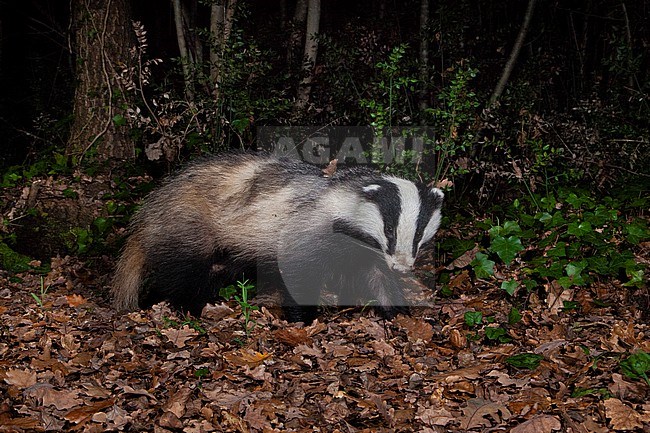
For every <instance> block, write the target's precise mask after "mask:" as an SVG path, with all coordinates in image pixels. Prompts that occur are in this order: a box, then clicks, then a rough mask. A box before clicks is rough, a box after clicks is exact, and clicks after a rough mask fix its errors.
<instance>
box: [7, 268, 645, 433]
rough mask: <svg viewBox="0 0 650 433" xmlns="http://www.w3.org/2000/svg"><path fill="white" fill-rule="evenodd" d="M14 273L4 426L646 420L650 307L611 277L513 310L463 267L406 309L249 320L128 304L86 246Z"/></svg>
mask: <svg viewBox="0 0 650 433" xmlns="http://www.w3.org/2000/svg"><path fill="white" fill-rule="evenodd" d="M456 265H457V266H461V267H462V266H463V265H464V264H463V263H460V264H459V263H456ZM497 272H498V269H497ZM17 277H18V278H17ZM17 277H16V276H11V275H9V274H8V273H6V272H4V271H2V273H0V319H1V323H2V327H1V330H0V337H1V338H0V431H11V432H14V431H15V432H23V431H24V432H29V431H84V432H104V431H133V432H135V431H155V432H175V431H184V432H213V431H215V432H273V431H297V432H311V431H322V432H338V431H340V432H381V431H384V432H410V431H414V432H471V431H477V432H479V431H481V432H488V431H511V432H515V433H517V432H520V433H521V432H578V433H582V432H584V433H587V432H592V433H599V432H608V431H633V432H648V431H650V403H648V401H650V398H649V397H650V387H649V386H648V385H647V384H646V383H645V382H644V380H643V379H642V378H640V377H637V378H631V377H628V376H627V375H625V374H624V371H623V370H622V368H621V366H620V363H621V362H622V361H625V360H626V359H627V358H629V357H630V356H631V355H632V354H634V353H637V352H645V353H648V352H650V329H649V326H648V323H647V321H646V320H644V319H643V317H647V315H645V316H644V311H641V309H640V308H639V307H638V303H637V301H636V299H635V298H634V296H633V294H634V293H635V292H634V291H631V290H626V289H624V288H621V287H615V286H613V285H612V284H598V283H594V284H591V285H588V286H583V287H579V288H578V289H577V290H576V291H575V292H574V293H573V294H572V297H573V299H574V300H577V302H578V303H579V304H580V306H581V307H582V308H580V309H562V308H558V307H557V305H558V304H557V302H558V301H559V299H560V298H561V296H562V294H561V293H560V292H558V291H554V290H548V291H547V292H546V294H542V295H534V294H531V296H528V297H527V301H526V304H525V305H524V307H523V308H520V315H521V318H520V320H518V321H516V323H514V324H512V325H508V326H504V325H503V324H504V323H508V315H509V314H511V311H512V305H511V303H510V302H509V301H508V298H507V297H506V296H505V295H504V291H503V290H502V289H501V288H499V287H497V285H496V284H492V283H490V282H489V281H487V280H484V281H483V280H476V279H474V278H470V276H469V274H468V273H467V272H464V271H459V272H455V273H454V274H453V275H452V278H451V280H450V282H449V286H451V287H452V289H453V291H454V293H455V294H456V296H453V297H448V298H443V297H440V296H438V295H433V294H432V296H436V297H435V306H434V307H432V308H429V309H422V310H417V311H414V312H413V314H412V315H411V316H408V317H407V316H398V317H397V318H395V319H394V320H392V321H385V320H383V319H380V318H376V317H374V316H373V315H372V313H370V312H367V311H361V310H350V311H338V312H328V313H326V314H325V315H324V316H322V317H321V318H320V320H318V321H317V322H315V323H314V324H312V325H310V326H299V325H296V324H290V323H287V322H285V321H283V320H281V319H279V318H277V317H276V316H275V315H274V314H273V313H272V312H270V311H268V310H266V309H264V308H262V309H261V310H259V311H254V312H253V313H252V318H253V320H254V327H253V328H252V331H251V333H250V336H249V337H247V336H246V334H245V332H244V319H243V317H242V313H241V310H240V309H239V307H238V306H237V304H236V303H234V302H233V303H224V304H217V305H216V306H211V307H208V308H206V309H205V310H204V314H203V316H202V317H201V318H199V319H188V318H186V317H182V316H180V315H179V314H178V313H177V312H174V311H172V310H170V309H169V308H168V307H167V306H166V305H164V304H159V305H157V306H154V308H152V309H149V310H145V311H139V312H134V313H131V314H128V315H116V314H115V312H114V311H113V310H112V309H111V308H110V306H109V305H110V304H109V301H108V300H107V298H106V296H105V290H104V289H102V288H101V285H102V282H105V281H106V276H105V275H100V274H97V273H96V271H94V270H93V269H89V268H88V267H87V266H86V265H84V264H83V262H82V261H80V260H78V259H77V258H70V257H66V258H64V259H55V260H53V262H52V266H51V271H50V272H49V273H48V274H47V275H45V276H43V277H41V276H40V275H38V274H37V273H35V272H26V273H23V274H18V276H17ZM41 278H42V279H41ZM476 312H481V315H482V320H478V321H476V320H475V319H477V318H476V317H473V316H472V313H476ZM468 313H469V314H468ZM472 320H475V321H472ZM490 329H504V330H505V332H496V333H495V332H491V331H490Z"/></svg>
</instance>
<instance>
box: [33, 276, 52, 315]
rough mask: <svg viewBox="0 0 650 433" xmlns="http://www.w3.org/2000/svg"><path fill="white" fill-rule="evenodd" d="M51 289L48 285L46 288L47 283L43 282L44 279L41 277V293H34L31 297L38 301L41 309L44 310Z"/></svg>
mask: <svg viewBox="0 0 650 433" xmlns="http://www.w3.org/2000/svg"><path fill="white" fill-rule="evenodd" d="M49 289H50V285H49V284H48V285H47V287H46V286H45V281H44V280H43V277H41V284H40V291H39V293H38V294H36V293H34V292H32V293H30V295H32V298H34V300H35V301H36V303H37V304H38V306H39V307H41V308H43V300H44V299H45V295H47V291H48V290H49Z"/></svg>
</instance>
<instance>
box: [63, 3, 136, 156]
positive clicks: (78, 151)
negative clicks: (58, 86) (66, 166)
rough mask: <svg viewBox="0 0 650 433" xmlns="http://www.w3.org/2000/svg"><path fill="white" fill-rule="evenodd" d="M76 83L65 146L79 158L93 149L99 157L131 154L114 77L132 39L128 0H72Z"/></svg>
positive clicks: (125, 62) (126, 62)
mask: <svg viewBox="0 0 650 433" xmlns="http://www.w3.org/2000/svg"><path fill="white" fill-rule="evenodd" d="M71 16H72V20H73V21H72V23H73V25H74V29H73V30H74V44H75V47H74V49H75V55H76V65H77V70H76V77H77V87H76V89H75V95H74V108H73V113H74V121H73V124H72V128H71V132H70V139H69V141H68V145H67V149H66V152H67V154H68V155H69V156H71V157H72V158H73V161H74V162H75V163H81V162H82V160H83V159H84V157H87V156H88V154H89V152H90V151H91V149H92V153H93V154H94V155H96V156H95V157H96V159H97V160H99V161H106V160H121V159H131V158H133V157H134V156H135V148H134V143H133V140H132V139H131V137H130V136H129V131H128V130H127V129H126V127H125V126H124V124H125V122H124V117H123V113H124V110H123V109H122V108H120V102H121V101H120V98H121V95H123V94H124V93H125V92H124V90H123V89H121V88H120V87H121V86H120V83H119V81H118V80H117V76H118V74H119V72H120V71H121V70H122V69H123V68H124V67H125V65H129V63H130V59H131V57H130V55H129V48H130V47H132V46H133V45H134V40H133V34H132V32H131V10H130V7H129V2H128V0H73V1H72V15H71Z"/></svg>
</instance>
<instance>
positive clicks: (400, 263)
mask: <svg viewBox="0 0 650 433" xmlns="http://www.w3.org/2000/svg"><path fill="white" fill-rule="evenodd" d="M386 261H387V262H388V266H390V268H391V269H392V270H394V271H397V272H402V273H406V272H410V271H411V270H412V269H413V264H414V263H415V259H414V258H413V257H409V256H407V255H402V254H395V255H392V256H386Z"/></svg>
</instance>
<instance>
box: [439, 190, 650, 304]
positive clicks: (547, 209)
mask: <svg viewBox="0 0 650 433" xmlns="http://www.w3.org/2000/svg"><path fill="white" fill-rule="evenodd" d="M647 206H648V201H647V200H646V199H634V200H631V201H630V200H628V201H626V200H619V199H614V198H611V197H602V198H599V199H598V200H596V199H595V198H594V197H593V196H591V195H590V194H588V193H585V192H583V191H578V190H560V191H559V192H558V193H557V194H554V195H548V196H537V195H530V196H527V197H523V198H521V199H518V200H516V201H515V202H514V203H513V205H512V206H510V207H508V208H506V209H499V210H498V212H500V213H501V214H502V216H503V217H505V218H506V219H505V221H504V222H503V223H502V224H494V223H492V222H491V221H489V220H488V221H485V223H482V222H477V224H476V225H477V226H483V225H484V226H485V227H486V228H487V234H488V235H489V241H488V242H489V246H488V247H487V248H484V249H482V250H481V251H479V252H477V253H476V256H475V258H474V260H472V262H471V263H470V266H471V267H472V269H473V270H474V274H475V275H476V277H477V278H482V279H490V278H493V276H494V274H495V272H494V271H495V266H498V265H499V264H503V265H506V266H510V267H512V266H514V265H513V263H516V266H518V268H517V269H518V270H520V271H521V273H522V274H523V275H524V276H525V277H526V278H524V279H521V280H520V281H519V282H518V281H515V280H512V279H510V280H505V281H502V282H501V283H500V284H501V285H500V287H501V288H502V289H503V290H504V291H505V292H507V293H508V294H510V295H513V294H514V293H515V291H516V290H517V288H518V287H519V286H523V287H525V288H526V289H527V290H531V289H534V288H535V287H538V286H540V285H542V284H543V283H547V282H551V281H556V282H557V284H559V285H560V286H561V287H563V288H565V289H568V288H570V287H578V286H584V285H587V284H589V283H591V282H593V281H594V280H598V279H603V278H612V279H618V280H620V281H621V282H622V283H623V285H624V286H626V287H640V286H641V285H642V284H644V281H645V267H644V265H643V264H642V263H641V262H638V260H637V259H636V258H635V255H634V253H633V249H634V248H635V246H637V245H639V244H640V243H641V242H644V241H646V240H648V239H650V228H649V227H648V224H647V222H646V220H645V219H643V218H635V217H633V216H632V215H634V214H635V213H639V212H641V211H643V210H644V209H646V208H647ZM621 215H627V217H625V218H623V217H621ZM477 243H478V244H481V243H484V239H472V240H469V242H459V241H455V240H453V239H452V240H447V241H444V242H442V243H441V248H443V249H447V250H450V251H451V253H452V255H453V256H454V257H459V256H461V255H462V254H463V253H464V252H465V251H468V250H470V249H472V248H474V245H476V244H477ZM524 252H525V256H522V254H524ZM497 259H498V261H496V260H497ZM515 259H517V261H516V262H515ZM568 307H570V306H568Z"/></svg>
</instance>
